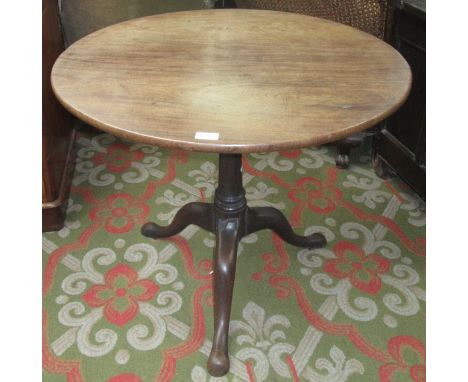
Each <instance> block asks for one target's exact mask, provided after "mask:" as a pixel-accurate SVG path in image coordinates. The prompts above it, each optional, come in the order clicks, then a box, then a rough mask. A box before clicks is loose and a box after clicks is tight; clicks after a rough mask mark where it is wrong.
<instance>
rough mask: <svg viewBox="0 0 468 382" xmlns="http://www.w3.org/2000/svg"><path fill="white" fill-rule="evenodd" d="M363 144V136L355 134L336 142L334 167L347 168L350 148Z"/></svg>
mask: <svg viewBox="0 0 468 382" xmlns="http://www.w3.org/2000/svg"><path fill="white" fill-rule="evenodd" d="M362 142H364V134H355V135H351V136H350V137H347V138H345V139H342V140H341V141H338V142H336V143H335V144H336V151H337V155H336V158H335V163H336V167H338V168H341V169H346V168H348V167H349V153H350V152H351V149H352V148H356V147H359V146H360V145H361V144H362Z"/></svg>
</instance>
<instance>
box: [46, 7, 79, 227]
mask: <svg viewBox="0 0 468 382" xmlns="http://www.w3.org/2000/svg"><path fill="white" fill-rule="evenodd" d="M57 4H58V3H57V0H55V1H54V0H44V1H43V2H42V230H43V231H52V230H58V229H60V228H61V227H63V223H64V218H65V214H64V212H65V211H64V210H65V208H66V203H67V199H68V193H69V189H70V180H71V176H72V172H73V142H74V138H75V130H74V129H73V128H72V126H73V121H74V120H73V118H72V117H71V115H70V114H69V113H68V112H67V111H66V110H65V109H64V108H63V107H62V106H61V105H60V104H59V103H58V101H57V100H56V98H55V96H54V94H53V92H52V88H51V84H50V72H51V70H52V66H53V64H54V62H55V60H56V58H57V57H58V56H59V54H60V53H61V52H62V50H63V40H62V34H61V33H60V27H59V20H58V9H57Z"/></svg>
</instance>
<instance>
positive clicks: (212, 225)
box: [141, 154, 327, 377]
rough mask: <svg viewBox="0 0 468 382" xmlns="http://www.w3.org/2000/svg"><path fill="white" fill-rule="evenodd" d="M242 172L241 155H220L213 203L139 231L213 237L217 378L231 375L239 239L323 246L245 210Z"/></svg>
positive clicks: (277, 218)
mask: <svg viewBox="0 0 468 382" xmlns="http://www.w3.org/2000/svg"><path fill="white" fill-rule="evenodd" d="M241 169H242V155H241V154H220V155H219V170H218V171H219V176H218V187H217V188H216V191H215V198H214V203H213V204H209V203H189V204H187V205H185V206H184V207H182V208H181V209H180V210H179V211H178V212H177V214H176V215H175V217H174V219H173V221H172V223H171V224H169V225H168V226H166V227H161V226H159V225H157V224H155V223H151V222H149V223H146V224H144V225H143V227H142V228H141V232H142V234H143V235H144V236H147V237H150V238H153V239H162V238H165V237H169V236H172V235H176V234H178V233H179V232H181V231H182V230H183V229H184V228H186V227H187V226H188V225H190V224H195V225H198V226H200V227H202V228H204V229H205V230H207V231H210V232H212V233H214V234H215V235H216V247H215V250H214V254H213V271H214V278H213V294H214V334H213V346H212V348H211V353H210V356H209V358H208V365H207V368H208V372H209V373H210V374H211V375H213V376H216V377H219V376H222V375H224V374H226V373H227V372H228V371H229V355H228V333H229V320H230V314H231V303H232V293H233V288H234V278H235V273H236V259H237V246H238V244H239V241H240V240H241V238H242V237H244V236H246V235H249V234H251V233H253V232H257V231H259V230H262V229H266V228H268V229H271V230H273V231H274V232H275V233H276V234H277V235H278V236H280V237H281V238H282V239H283V240H284V241H286V242H287V243H289V244H292V245H296V246H298V247H305V248H321V247H324V246H325V245H326V244H327V241H326V239H325V237H324V236H323V235H322V234H321V233H313V234H311V235H308V236H299V235H297V234H296V233H294V231H293V229H292V227H291V225H290V224H289V222H288V220H287V219H286V217H285V216H284V215H283V214H282V213H281V212H280V211H278V210H277V209H275V208H273V207H257V208H249V207H247V201H246V199H245V190H244V187H243V185H242V170H241Z"/></svg>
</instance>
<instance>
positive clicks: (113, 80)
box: [52, 9, 411, 153]
mask: <svg viewBox="0 0 468 382" xmlns="http://www.w3.org/2000/svg"><path fill="white" fill-rule="evenodd" d="M410 85H411V71H410V69H409V66H408V64H407V63H406V61H405V60H404V59H403V58H402V57H401V56H400V54H399V53H398V52H397V51H396V50H394V49H393V48H392V47H391V46H389V45H388V44H386V43H384V42H383V41H381V40H379V39H377V38H375V37H373V36H371V35H368V34H366V33H363V32H360V31H358V30H356V29H353V28H350V27H348V26H345V25H342V24H337V23H333V22H330V21H327V20H323V19H318V18H314V17H310V16H303V15H298V14H292V13H283V12H273V11H259V10H239V9H233V10H231V9H230V10H204V11H190V12H175V13H166V14H162V15H155V16H150V17H145V18H140V19H134V20H130V21H127V22H123V23H120V24H116V25H113V26H110V27H108V28H104V29H102V30H100V31H97V32H95V33H92V34H90V35H88V36H86V37H85V38H83V39H81V40H79V41H77V42H76V43H75V44H73V45H72V46H70V47H69V48H68V49H67V50H66V51H65V52H64V53H63V54H62V55H61V56H60V57H59V59H58V60H57V62H56V63H55V65H54V68H53V71H52V86H53V89H54V92H55V94H56V95H57V97H58V99H59V100H60V102H61V103H62V104H63V105H64V106H65V107H66V108H67V109H68V110H69V111H70V112H71V113H73V114H75V115H76V116H77V117H78V118H80V119H82V120H84V121H85V122H87V123H89V124H91V125H93V126H95V127H97V128H99V129H101V130H104V131H107V132H110V133H112V134H115V135H117V136H121V137H124V138H128V139H131V140H134V141H138V142H144V143H150V144H155V145H159V146H167V147H176V148H182V149H187V150H197V151H210V152H220V153H244V152H261V151H272V150H285V149H293V148H301V147H307V146H315V145H319V144H323V143H327V142H330V141H335V140H338V139H341V138H344V137H346V136H348V135H350V134H353V133H356V132H359V131H361V130H363V129H365V128H368V127H371V126H373V125H375V124H376V123H377V122H379V121H381V120H383V119H384V118H385V117H387V116H389V115H390V114H391V113H393V112H394V111H395V110H396V109H398V107H399V106H400V105H401V104H402V103H403V102H404V100H405V99H406V97H407V95H408V92H409V89H410ZM207 133H208V134H207Z"/></svg>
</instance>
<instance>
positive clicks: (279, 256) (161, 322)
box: [43, 132, 425, 382]
mask: <svg viewBox="0 0 468 382" xmlns="http://www.w3.org/2000/svg"><path fill="white" fill-rule="evenodd" d="M243 176H244V184H245V187H246V191H247V200H248V203H249V205H250V206H274V207H276V208H278V209H280V210H282V211H283V213H284V214H285V215H286V216H287V217H288V219H289V220H290V221H291V222H292V224H293V225H294V228H295V230H296V231H297V232H298V233H301V234H309V233H311V232H314V231H320V232H322V233H323V234H324V235H325V236H326V238H327V240H328V245H327V247H326V248H323V249H316V250H308V249H301V248H296V247H293V246H290V245H288V244H285V243H284V242H282V241H281V240H280V239H279V238H278V237H277V236H275V235H274V234H272V233H271V231H260V232H259V233H256V234H252V235H249V236H247V237H245V238H244V239H243V240H242V242H241V244H240V246H239V251H238V262H237V274H236V283H235V290H234V300H233V305H232V313H231V320H232V321H231V325H230V341H229V346H230V349H229V350H230V359H231V370H230V372H229V373H228V374H227V375H226V376H225V377H221V378H212V377H210V376H209V375H208V374H207V372H206V361H207V357H208V354H209V351H210V348H211V336H212V332H213V328H212V326H213V322H212V310H213V308H212V306H213V297H212V290H211V277H212V276H211V274H210V269H211V256H212V250H213V247H214V236H213V235H212V234H210V233H207V232H205V231H203V230H201V229H199V228H197V227H195V226H189V227H188V228H186V229H185V230H184V231H183V232H182V233H181V234H180V235H178V236H176V237H174V238H171V239H168V240H158V241H153V240H150V239H147V238H145V237H143V236H142V235H141V234H140V233H139V228H140V226H141V225H142V224H143V223H144V222H146V221H148V220H153V221H155V222H158V223H159V224H163V225H166V224H168V223H169V222H170V221H171V219H172V218H173V216H174V214H175V212H176V211H177V209H178V208H179V207H181V206H182V205H184V204H185V203H187V202H192V201H205V200H207V201H211V200H212V197H213V193H214V190H215V187H216V178H217V155H214V154H201V153H191V152H184V151H177V150H175V151H171V150H166V149H162V148H158V147H154V146H148V145H144V144H137V143H133V142H129V141H125V140H121V139H117V138H115V137H113V136H111V135H108V134H98V135H93V134H90V133H83V132H82V133H80V135H79V138H78V141H77V163H76V167H75V173H74V179H73V185H72V191H71V195H70V199H69V203H68V207H67V218H66V224H65V227H64V228H63V229H62V230H60V231H58V232H50V233H45V234H44V235H43V259H44V262H43V380H44V381H45V382H55V381H74V382H78V381H87V382H143V381H144V382H146V381H194V382H203V381H212V382H213V381H236V382H239V381H320V382H338V381H424V380H425V212H424V203H423V202H422V201H421V200H420V199H419V198H418V197H417V196H416V195H415V194H414V193H413V192H412V191H411V190H410V189H409V188H408V186H406V185H405V184H404V183H402V182H401V181H400V180H399V179H398V178H395V179H393V180H390V181H384V180H382V179H380V178H378V177H377V176H376V175H375V174H374V172H373V170H372V166H371V163H370V148H369V144H367V146H366V145H365V146H363V147H362V148H360V149H359V150H356V151H355V153H354V154H353V156H352V165H351V167H350V168H349V169H348V170H337V169H336V168H335V166H334V149H333V148H332V147H328V146H322V147H318V148H307V149H303V150H290V151H284V152H272V153H259V154H252V155H248V156H244V163H243Z"/></svg>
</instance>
